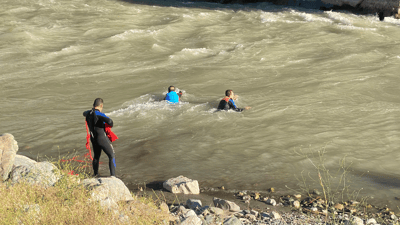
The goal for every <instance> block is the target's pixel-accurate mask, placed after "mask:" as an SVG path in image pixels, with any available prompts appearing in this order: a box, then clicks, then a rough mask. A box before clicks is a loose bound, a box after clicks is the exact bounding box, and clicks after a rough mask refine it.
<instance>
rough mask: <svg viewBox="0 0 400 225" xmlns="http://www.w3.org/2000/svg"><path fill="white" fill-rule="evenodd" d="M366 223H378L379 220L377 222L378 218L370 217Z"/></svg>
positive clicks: (368, 224)
mask: <svg viewBox="0 0 400 225" xmlns="http://www.w3.org/2000/svg"><path fill="white" fill-rule="evenodd" d="M365 224H367V225H370V224H377V222H376V220H375V219H374V218H371V219H368V220H367V222H366V223H365Z"/></svg>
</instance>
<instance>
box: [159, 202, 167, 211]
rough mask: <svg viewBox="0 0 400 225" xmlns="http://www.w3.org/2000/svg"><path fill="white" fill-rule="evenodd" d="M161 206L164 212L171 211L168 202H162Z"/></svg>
mask: <svg viewBox="0 0 400 225" xmlns="http://www.w3.org/2000/svg"><path fill="white" fill-rule="evenodd" d="M159 208H160V209H161V211H163V212H169V207H168V205H167V203H165V202H162V203H161V204H160V206H159Z"/></svg>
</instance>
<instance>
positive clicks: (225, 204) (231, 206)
mask: <svg viewBox="0 0 400 225" xmlns="http://www.w3.org/2000/svg"><path fill="white" fill-rule="evenodd" d="M213 202H214V206H215V207H218V208H221V209H225V210H229V211H232V212H238V211H240V207H239V206H238V205H236V204H235V203H234V202H231V201H228V200H224V199H220V198H214V199H213Z"/></svg>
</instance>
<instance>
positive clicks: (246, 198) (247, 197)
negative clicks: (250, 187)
mask: <svg viewBox="0 0 400 225" xmlns="http://www.w3.org/2000/svg"><path fill="white" fill-rule="evenodd" d="M250 199H251V197H250V195H245V196H243V197H242V200H245V201H246V200H250Z"/></svg>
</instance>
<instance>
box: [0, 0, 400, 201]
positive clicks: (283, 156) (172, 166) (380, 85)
mask: <svg viewBox="0 0 400 225" xmlns="http://www.w3.org/2000/svg"><path fill="white" fill-rule="evenodd" d="M0 15H1V17H0V24H1V26H0V40H1V41H0V68H1V73H0V100H1V103H2V105H1V107H0V114H1V123H2V124H1V126H0V133H11V134H13V135H14V136H15V138H16V140H17V141H18V144H19V152H18V153H19V154H22V155H26V156H28V157H31V158H34V159H39V160H46V159H47V158H56V159H57V158H59V157H66V156H70V155H71V154H78V155H80V154H84V153H86V152H87V150H86V148H85V142H86V140H85V137H86V129H85V123H84V117H83V116H82V112H83V111H85V110H88V109H90V108H91V105H92V104H93V100H94V99H95V98H97V97H101V98H103V99H104V112H105V113H106V114H107V115H108V116H109V117H111V118H112V119H113V120H114V128H113V131H114V132H115V133H116V134H117V135H118V136H119V140H117V141H116V142H114V143H113V146H114V148H115V151H116V163H117V176H119V177H121V178H122V179H123V180H124V181H125V182H126V183H129V184H138V183H150V182H154V181H163V180H166V179H169V178H172V177H176V176H179V175H184V176H187V177H190V178H192V179H196V180H198V181H199V182H200V185H201V186H210V187H219V186H225V187H226V188H229V189H249V190H266V189H267V188H269V187H275V188H276V189H277V190H286V189H287V188H289V189H295V190H301V189H302V187H303V189H304V186H303V185H302V183H306V185H309V186H310V188H314V187H319V185H318V183H319V181H318V176H316V171H317V170H316V168H315V167H318V165H323V166H324V167H319V168H320V171H324V168H326V170H329V171H332V172H331V173H332V174H333V178H332V179H333V180H334V181H337V179H338V178H339V177H340V175H341V174H342V172H343V171H342V172H340V171H339V173H338V175H334V174H335V173H336V172H333V171H338V170H340V169H341V168H345V170H346V171H345V174H346V177H347V180H348V183H346V185H350V187H349V190H350V191H360V195H363V196H369V195H372V196H374V199H379V201H380V202H381V203H384V204H389V205H392V206H393V205H397V204H398V203H397V201H396V200H394V198H395V197H396V196H400V169H399V167H398V159H399V158H400V151H399V150H400V149H399V146H400V129H399V128H400V127H399V123H398V120H399V118H400V91H399V88H398V84H399V83H400V77H399V74H398V72H399V65H400V45H399V44H400V41H399V38H398V37H399V36H400V29H399V28H400V27H399V26H400V21H399V20H395V19H393V18H386V19H385V21H383V22H381V21H379V19H378V18H377V16H375V15H355V14H352V13H348V12H345V11H320V10H313V9H305V8H297V7H285V6H275V5H272V4H270V3H258V4H249V5H236V4H234V5H221V4H215V3H200V2H195V3H193V2H179V1H151V2H150V1H148V2H146V4H144V3H141V2H138V3H135V2H132V1H131V2H124V1H117V0H96V1H94V0H79V1H78V0H71V1H61V0H33V1H26V0H13V1H11V0H4V1H2V2H1V3H0ZM170 85H175V86H176V87H177V88H178V89H179V90H181V91H183V93H184V94H183V97H182V102H181V103H180V104H178V105H170V104H168V103H165V102H164V101H161V100H162V99H163V97H164V95H165V94H166V93H167V88H168V87H169V86H170ZM227 89H232V90H233V91H234V92H235V93H236V94H238V95H239V99H238V100H237V101H236V104H237V105H238V106H239V107H244V106H251V107H252V109H250V110H247V111H244V112H242V113H237V112H231V111H228V112H216V106H217V105H218V102H219V101H220V100H221V99H222V97H223V96H224V92H225V90H227ZM319 155H321V156H322V157H321V158H319ZM107 160H108V159H107V157H106V155H105V154H104V153H103V155H102V157H101V161H104V162H107ZM320 162H321V164H320ZM343 166H344V167H343ZM326 170H325V171H326ZM100 172H101V174H102V175H108V174H109V172H108V167H107V163H104V164H102V165H101V171H100ZM335 177H336V178H335ZM311 178H312V179H314V181H313V180H312V179H311ZM304 180H305V182H303V181H304ZM333 186H334V185H333ZM319 188H320V187H319ZM399 203H400V202H399Z"/></svg>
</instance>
